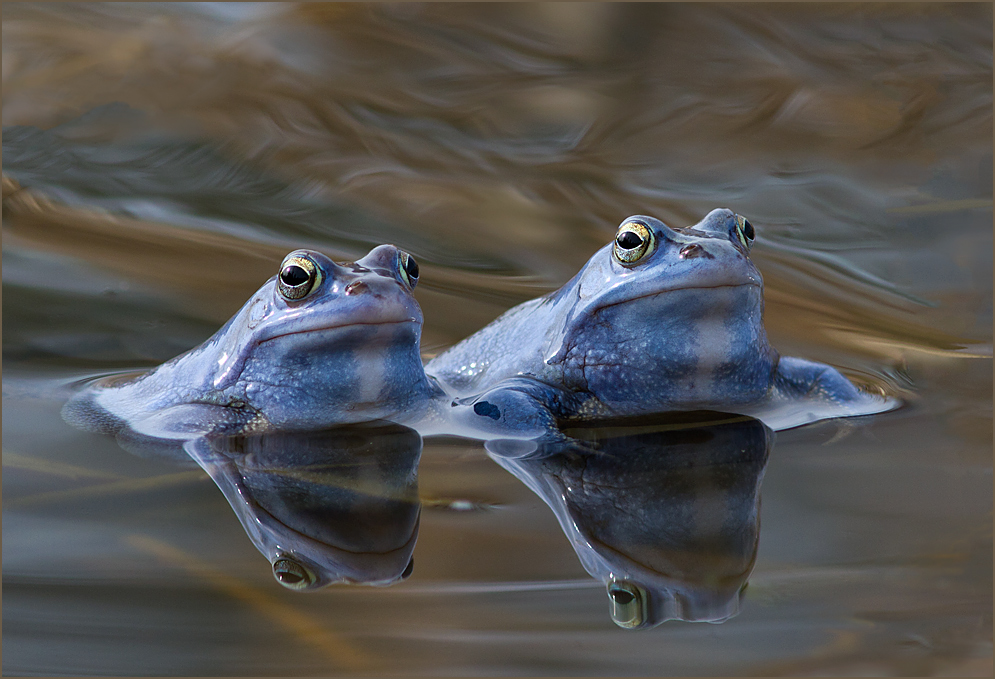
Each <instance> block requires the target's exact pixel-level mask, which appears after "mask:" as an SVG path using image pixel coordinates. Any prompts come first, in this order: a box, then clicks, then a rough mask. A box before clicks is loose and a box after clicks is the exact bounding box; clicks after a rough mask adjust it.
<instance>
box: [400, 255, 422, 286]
mask: <svg viewBox="0 0 995 679" xmlns="http://www.w3.org/2000/svg"><path fill="white" fill-rule="evenodd" d="M397 270H398V272H399V273H400V274H401V278H403V279H404V282H405V283H407V284H408V287H409V288H413V287H415V286H416V285H417V284H418V262H416V261H415V258H414V257H412V256H411V255H409V254H408V253H407V252H403V251H401V252H398V258H397Z"/></svg>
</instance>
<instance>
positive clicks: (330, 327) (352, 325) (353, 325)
mask: <svg viewBox="0 0 995 679" xmlns="http://www.w3.org/2000/svg"><path fill="white" fill-rule="evenodd" d="M416 323H417V321H416V320H415V319H413V318H406V319H404V320H403V321H377V322H375V323H341V324H339V325H325V326H322V327H320V328H308V329H307V330H295V331H293V332H284V333H280V334H279V335H273V336H272V337H267V338H266V339H262V340H259V344H265V343H266V342H272V341H273V340H275V339H280V338H281V337H289V336H290V335H308V334H311V333H315V332H322V331H324V330H336V329H339V328H357V327H375V326H379V325H406V324H416Z"/></svg>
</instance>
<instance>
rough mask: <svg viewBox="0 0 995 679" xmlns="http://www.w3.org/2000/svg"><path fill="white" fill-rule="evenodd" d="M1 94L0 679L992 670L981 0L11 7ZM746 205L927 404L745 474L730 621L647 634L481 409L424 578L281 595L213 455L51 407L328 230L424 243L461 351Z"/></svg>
mask: <svg viewBox="0 0 995 679" xmlns="http://www.w3.org/2000/svg"><path fill="white" fill-rule="evenodd" d="M3 126H4V130H3V152H4V153H3V171H4V189H3V196H4V203H3V292H4V296H5V300H6V308H5V314H4V320H6V321H7V323H6V333H5V334H4V338H3V358H4V367H5V369H6V370H5V373H4V379H3V425H4V427H3V472H4V482H3V490H4V500H3V512H4V513H3V528H4V531H3V547H4V548H5V549H4V552H5V557H6V558H5V559H4V561H3V585H4V590H5V593H6V597H5V601H4V603H5V604H6V605H5V606H4V609H3V610H4V613H3V623H4V651H5V653H4V656H3V658H4V659H3V670H4V672H5V673H6V674H44V673H56V674H201V675H209V674H253V675H259V674H264V675H266V674H280V675H287V674H292V675H298V674H341V673H350V674H363V673H377V674H398V673H406V674H411V673H414V674H426V673H429V674H508V673H510V674H715V673H735V674H813V673H834V674H867V673H873V674H942V673H954V674H965V673H971V674H988V675H990V673H991V657H992V655H991V639H992V629H991V611H992V589H991V583H992V493H991V490H992V477H991V467H992V365H991V341H992V340H991V337H992V330H991V329H992V283H991V281H992V14H991V7H990V6H989V5H979V4H974V5H959V4H958V5H950V4H945V5H929V4H914V5H911V4H910V5H905V4H897V5H895V4H889V5H881V6H852V5H825V6H819V5H804V6H802V5H771V6H758V5H728V6H726V5H704V6H685V5H673V4H666V5H656V4H639V5H599V4H585V5H579V6H578V5H564V4H550V5H500V6H499V5H431V4H426V5H373V6H370V5H337V4H321V5H290V4H286V5H284V4H280V5H265V4H261V5H247V4H239V3H233V4H217V5H216V4H211V3H193V4H189V5H176V4H166V3H164V4H108V5H64V4H58V5H51V4H40V5H19V4H11V3H7V4H5V6H4V18H3ZM717 206H724V207H730V208H732V209H734V210H736V211H737V212H739V213H741V214H745V215H747V216H748V217H749V218H750V220H751V222H753V224H754V225H755V226H756V227H757V230H758V241H757V244H756V246H755V248H754V254H753V259H754V261H755V262H756V263H757V265H758V267H759V268H760V270H761V271H762V273H763V275H764V279H765V283H766V300H767V307H766V319H767V330H768V334H769V335H770V337H771V341H772V343H773V344H774V346H776V347H777V348H778V349H779V350H780V351H781V352H782V353H784V354H787V355H797V356H804V357H806V358H810V359H814V360H821V361H825V362H829V363H832V364H834V365H836V366H838V367H840V368H841V369H842V370H843V371H844V372H846V373H847V374H848V375H849V376H851V377H852V378H853V379H855V380H857V381H859V382H862V383H864V384H870V385H875V386H877V387H879V388H882V389H884V390H885V391H887V392H888V393H890V394H892V395H895V396H898V397H899V398H901V399H902V400H903V402H904V406H903V407H902V408H901V409H899V410H897V411H894V412H891V413H887V414H883V415H878V416H874V417H871V418H860V419H858V420H853V421H847V420H843V421H830V422H824V423H820V424H816V425H810V426H806V427H802V428H799V429H793V430H789V431H784V432H779V433H778V434H777V436H776V441H775V443H774V445H773V448H772V449H771V450H770V453H769V457H767V458H766V459H765V460H764V462H765V464H766V466H765V467H764V466H763V465H761V466H760V467H759V469H760V471H759V473H758V472H757V467H749V469H751V470H752V471H750V472H749V473H750V474H753V475H754V476H752V477H750V476H748V477H747V480H746V481H744V482H743V483H746V484H747V485H741V486H735V485H733V486H729V487H730V488H732V487H735V488H747V487H748V484H749V483H750V481H749V479H750V478H754V479H755V481H756V484H757V488H759V495H760V497H759V498H757V499H756V502H757V506H759V529H758V530H759V533H758V543H757V545H756V553H755V555H754V556H753V557H750V556H749V554H747V555H746V557H745V558H746V559H747V562H750V559H751V558H752V559H753V561H752V562H751V563H752V565H753V570H752V574H751V575H749V586H748V588H747V589H746V590H745V592H744V593H743V596H742V601H741V603H740V606H739V613H738V615H736V616H735V617H732V618H731V619H729V620H728V621H726V622H724V623H722V624H718V625H712V624H702V623H687V622H678V621H671V622H665V623H663V624H662V625H659V626H657V627H655V628H653V629H651V630H642V631H628V630H623V629H619V628H618V627H616V626H615V625H614V624H613V623H612V620H611V617H610V615H609V600H608V598H607V596H606V593H605V589H604V584H603V583H602V582H599V581H598V580H596V579H594V578H593V577H591V575H589V573H588V572H587V571H585V568H584V566H582V565H581V564H582V561H581V560H582V559H583V558H585V557H584V556H583V554H582V552H581V551H575V549H574V546H573V545H574V544H575V542H576V540H575V538H576V536H575V535H573V534H569V533H570V530H569V529H570V525H569V522H567V523H565V524H564V525H565V526H566V528H567V533H568V534H565V533H564V530H563V529H561V522H560V521H558V518H557V514H555V513H554V512H553V511H551V509H550V506H547V504H546V502H545V501H544V498H541V497H540V496H539V495H537V494H535V493H534V492H533V491H532V490H530V488H531V487H538V486H536V484H535V483H532V485H531V486H529V485H526V484H527V483H529V481H528V478H531V477H528V475H527V474H526V472H524V471H522V470H521V469H517V470H516V469H511V468H509V469H508V470H506V469H503V468H502V466H501V465H498V464H497V463H496V462H495V461H493V460H492V459H491V458H489V457H488V456H487V454H486V453H485V451H484V450H483V447H482V446H481V445H480V444H479V443H477V442H473V441H465V440H461V439H452V438H444V439H432V438H429V439H426V440H425V441H424V443H423V448H422V450H421V452H420V458H419V460H418V463H417V481H416V489H417V500H418V502H420V505H421V508H420V521H419V525H418V527H417V544H416V545H415V547H414V552H413V555H414V569H413V573H412V574H411V576H410V577H409V578H407V579H406V580H404V581H403V582H399V583H398V584H394V585H392V586H389V587H383V588H370V587H349V586H332V587H329V588H326V589H323V590H320V592H317V593H313V594H300V593H296V592H290V591H287V590H285V589H283V588H281V587H280V586H279V585H278V584H277V583H276V582H275V581H274V579H273V575H272V572H271V569H270V565H269V564H268V563H267V560H266V559H265V558H263V557H262V556H261V555H260V553H259V551H257V549H256V547H255V546H254V545H253V543H252V541H250V540H249V538H248V537H247V534H246V532H245V531H244V530H243V528H242V526H241V525H240V524H239V520H238V518H237V517H236V515H235V514H234V513H233V511H232V508H231V507H230V506H229V505H228V503H227V502H226V499H225V496H224V495H223V494H222V493H221V492H219V489H218V487H217V486H216V485H215V484H214V483H212V482H211V480H210V477H209V476H208V475H207V474H205V473H204V471H203V470H202V469H201V468H200V467H197V466H196V465H194V464H193V462H192V461H191V460H189V459H188V460H187V464H186V466H180V465H178V464H177V462H178V461H181V460H182V459H183V456H175V458H170V457H169V456H166V455H148V454H146V455H144V456H143V455H141V454H140V453H141V451H136V450H135V448H134V446H132V447H131V448H130V449H129V450H125V449H124V448H122V447H121V446H119V445H118V443H117V442H116V441H115V440H114V439H113V438H110V437H105V436H101V435H97V434H90V433H84V432H80V431H77V430H75V429H73V428H71V427H70V426H69V425H67V424H65V423H64V422H63V421H62V419H61V417H60V414H59V413H60V409H61V407H62V405H63V403H64V402H65V400H66V398H68V396H69V395H70V393H72V389H73V388H74V387H73V385H75V384H76V383H77V382H78V381H79V380H82V379H87V378H90V377H94V376H98V375H103V374H107V373H110V372H114V371H119V370H129V369H140V368H145V367H150V366H153V365H156V364H157V363H159V362H161V361H163V360H165V359H168V358H170V357H172V356H174V355H176V354H177V353H179V352H181V351H184V350H186V349H188V348H190V347H192V346H194V345H196V344H198V343H199V342H201V341H203V339H205V338H206V337H207V336H209V335H210V334H211V333H213V332H214V330H216V329H217V327H219V326H220V324H221V323H222V322H223V321H224V320H226V319H227V318H228V317H229V316H230V315H231V314H232V313H234V311H235V310H236V309H237V308H238V307H239V306H240V305H241V303H242V302H243V301H244V300H245V299H246V298H248V296H249V295H250V294H251V293H252V292H253V291H254V290H255V289H256V288H257V287H258V286H259V285H260V284H261V283H262V282H263V281H264V280H265V279H266V278H268V277H269V276H271V275H272V274H273V273H275V271H276V268H277V266H278V265H279V262H280V260H281V259H282V257H283V255H284V254H286V253H287V252H288V251H290V250H292V249H295V248H298V247H309V248H314V249H317V250H320V251H323V252H326V253H327V254H329V255H331V256H333V257H339V258H342V259H351V258H354V257H358V256H360V255H362V254H364V253H365V252H366V251H367V250H369V249H370V248H371V247H372V246H374V245H376V244H379V243H383V242H392V243H395V244H396V245H397V246H399V247H402V248H404V249H406V250H408V251H410V252H412V253H413V254H414V255H415V256H416V257H417V258H418V261H419V263H420V264H421V266H422V278H421V284H420V285H419V288H418V289H417V291H416V293H415V294H416V297H417V298H418V300H419V302H420V304H421V305H422V308H423V310H424V312H425V318H426V325H425V331H424V336H423V346H422V349H423V353H424V355H425V356H426V357H430V356H432V355H434V354H436V353H438V352H439V351H440V350H442V349H444V348H445V347H447V346H450V345H451V344H453V343H454V342H456V341H458V340H459V339H461V338H462V337H464V336H466V335H467V334H469V333H471V332H473V331H475V330H476V329H478V328H480V327H482V326H483V325H484V324H486V323H487V322H488V321H490V320H491V319H493V318H494V317H495V316H497V315H498V314H499V313H500V312H501V311H503V310H505V309H507V308H509V307H510V306H512V305H514V304H516V303H518V302H521V301H524V300H526V299H530V298H532V297H535V296H536V295H539V294H542V293H544V292H548V291H550V290H554V289H556V288H557V287H559V286H560V285H562V284H563V283H564V282H565V281H566V280H568V279H569V278H570V277H571V276H572V275H573V273H575V272H576V270H577V269H578V268H579V267H580V266H581V265H582V264H583V263H584V262H585V261H586V260H587V258H588V257H589V256H590V255H591V254H592V253H593V252H594V251H595V250H596V249H597V248H599V247H600V246H602V245H603V244H604V243H605V242H607V241H608V240H609V239H610V238H611V237H612V234H613V233H614V230H615V228H616V226H617V225H618V223H619V222H620V221H621V220H622V219H624V218H625V217H626V216H628V215H631V214H649V215H654V216H656V217H659V218H661V219H663V220H665V221H666V222H668V223H672V224H675V225H685V224H690V223H693V222H696V221H697V220H698V219H700V218H701V216H703V215H704V214H705V213H706V212H707V211H708V210H710V209H711V208H713V207H717ZM671 458H672V459H675V458H673V456H671ZM655 459H656V460H657V462H659V461H660V459H663V458H661V457H660V456H658V457H657V458H655ZM550 464H552V463H550ZM626 464H628V463H626ZM504 466H506V467H508V465H504ZM205 468H206V467H205ZM550 469H552V471H553V472H555V474H553V475H554V476H556V475H559V477H560V478H569V475H570V474H571V473H573V472H572V471H571V469H572V467H571V466H570V463H569V461H566V462H564V464H563V465H562V466H561V467H557V468H555V469H553V468H552V467H547V468H546V471H547V472H550ZM640 469H641V471H640V472H639V473H641V474H645V473H649V472H648V471H647V470H646V469H643V468H640ZM653 469H656V468H655V467H653ZM744 469H746V468H744ZM509 471H511V472H512V473H509ZM533 471H535V470H533ZM610 472H611V474H609V476H610V475H612V474H614V475H618V476H619V477H620V478H627V477H626V475H627V474H631V473H634V472H632V471H631V470H629V469H628V468H620V469H610ZM398 473H400V472H398ZM535 473H538V472H535ZM550 473H552V472H550ZM592 473H594V472H592ZM653 473H654V474H665V472H662V471H659V470H657V471H653ZM402 476H403V475H402ZM404 478H406V477H404ZM543 478H552V477H550V476H547V477H543ZM597 478H598V479H599V480H598V483H601V484H602V485H604V483H605V481H604V479H603V478H602V477H597ZM653 478H662V477H653ZM695 478H697V477H695ZM710 478H711V477H710ZM729 478H731V477H729ZM523 481H524V483H523ZM405 483H408V482H407V481H406V482H405ZM660 483H663V482H662V481H661V482H660ZM682 483H683V482H682ZM687 483H690V481H689V482H687ZM695 483H697V481H696V482H695ZM403 487H404V488H406V489H407V490H405V492H406V493H408V495H410V494H411V492H412V491H411V486H410V485H405V486H403ZM682 487H687V486H682ZM691 487H694V486H693V485H692V486H691ZM675 497H677V496H675ZM697 497H699V496H694V498H697ZM694 498H692V499H694ZM741 498H742V502H743V503H746V504H745V505H744V506H746V507H749V506H752V505H750V503H751V502H753V497H752V495H751V493H746V494H745V495H742V496H741ZM409 499H410V498H409ZM646 502H647V503H649V500H647V501H646ZM555 504H556V501H555V498H554V499H553V500H552V505H553V506H555ZM647 506H648V505H647ZM574 509H576V510H577V511H579V512H581V514H580V515H581V516H583V515H584V514H583V512H584V511H587V512H588V514H587V516H591V515H597V511H601V510H600V509H597V508H596V507H595V508H594V509H592V508H591V507H590V506H586V507H577V506H575V507H574ZM595 510H597V511H595ZM575 516H576V515H575ZM561 518H562V517H561ZM608 525H623V524H608ZM637 525H638V522H637ZM750 525H752V524H750V523H749V522H746V523H744V524H743V526H744V530H747V533H748V532H749V526H750ZM581 528H583V526H581ZM661 530H662V531H664V532H666V531H665V530H664V529H663V528H661ZM668 535H669V534H668ZM606 539H609V538H606ZM572 540H574V543H572V542H571V541H572ZM585 563H587V562H585ZM696 563H697V562H696Z"/></svg>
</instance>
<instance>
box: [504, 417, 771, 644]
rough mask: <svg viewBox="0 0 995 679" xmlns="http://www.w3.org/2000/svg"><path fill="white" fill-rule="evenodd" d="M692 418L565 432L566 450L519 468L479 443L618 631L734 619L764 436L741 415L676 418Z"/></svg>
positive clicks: (750, 549) (541, 454)
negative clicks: (579, 571)
mask: <svg viewBox="0 0 995 679" xmlns="http://www.w3.org/2000/svg"><path fill="white" fill-rule="evenodd" d="M695 415H697V416H698V417H699V418H700V419H699V420H698V421H695V420H694V419H691V420H690V421H689V420H688V419H679V418H676V417H673V416H671V419H670V420H661V419H657V420H654V421H649V423H643V424H642V425H641V426H633V425H632V424H631V422H630V423H627V426H620V427H612V426H601V427H599V428H589V429H569V430H567V433H569V434H570V436H571V437H572V439H573V442H570V443H564V442H550V443H547V444H544V445H543V446H541V447H540V448H539V450H538V451H536V452H534V453H532V454H530V455H528V456H526V457H520V458H512V457H506V456H504V455H502V454H501V453H500V452H498V451H497V449H496V448H495V446H494V442H490V443H488V444H487V447H488V451H489V452H490V453H491V457H492V458H493V459H494V460H495V461H496V462H497V463H498V464H500V465H501V466H502V467H504V468H505V469H507V470H508V471H510V472H511V473H512V474H514V475H515V476H516V477H518V479H519V480H521V481H522V482H524V483H525V485H527V486H528V487H529V488H530V489H531V490H532V491H533V492H535V493H536V494H537V495H538V496H539V497H541V498H542V499H543V501H545V502H546V504H548V505H549V507H550V508H551V509H552V510H553V512H554V513H555V514H556V518H557V519H558V521H559V523H560V527H561V528H562V530H563V532H564V533H565V534H566V536H567V537H568V538H569V540H570V543H571V545H572V546H573V548H574V550H575V551H576V552H577V556H578V557H579V558H580V561H581V564H582V565H583V566H584V568H585V570H587V572H588V573H590V574H591V575H592V576H593V577H595V578H597V579H599V580H601V581H602V582H604V583H605V585H606V588H607V590H608V597H609V607H610V612H611V616H612V619H613V620H614V621H615V622H616V623H617V624H618V625H619V626H621V627H625V628H629V629H635V628H643V627H652V626H655V625H658V624H660V623H662V622H664V621H666V620H686V621H691V622H704V621H707V622H721V621H723V620H726V619H728V618H730V617H732V616H734V615H736V614H737V613H738V612H739V607H740V599H741V596H742V593H743V590H744V589H745V587H746V582H747V578H748V577H749V575H750V573H751V571H752V570H753V564H754V562H755V560H756V555H757V544H758V541H759V536H760V515H759V508H760V482H761V480H762V478H763V473H764V469H765V467H766V464H767V457H768V454H769V452H770V448H771V445H772V442H773V432H771V431H770V429H768V428H767V427H766V426H764V425H763V424H762V423H761V422H759V421H758V420H755V419H752V418H749V417H745V416H741V415H733V416H724V415H721V414H718V413H696V414H691V413H688V414H682V415H681V418H691V417H694V416H695ZM578 444H580V445H578Z"/></svg>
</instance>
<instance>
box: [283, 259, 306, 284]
mask: <svg viewBox="0 0 995 679" xmlns="http://www.w3.org/2000/svg"><path fill="white" fill-rule="evenodd" d="M280 280H281V281H283V283H284V284H285V285H289V286H291V287H296V286H298V285H302V284H304V283H307V280H308V274H307V271H305V270H304V269H303V268H301V267H299V266H297V265H296V264H288V265H287V266H285V267H283V271H281V272H280Z"/></svg>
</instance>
